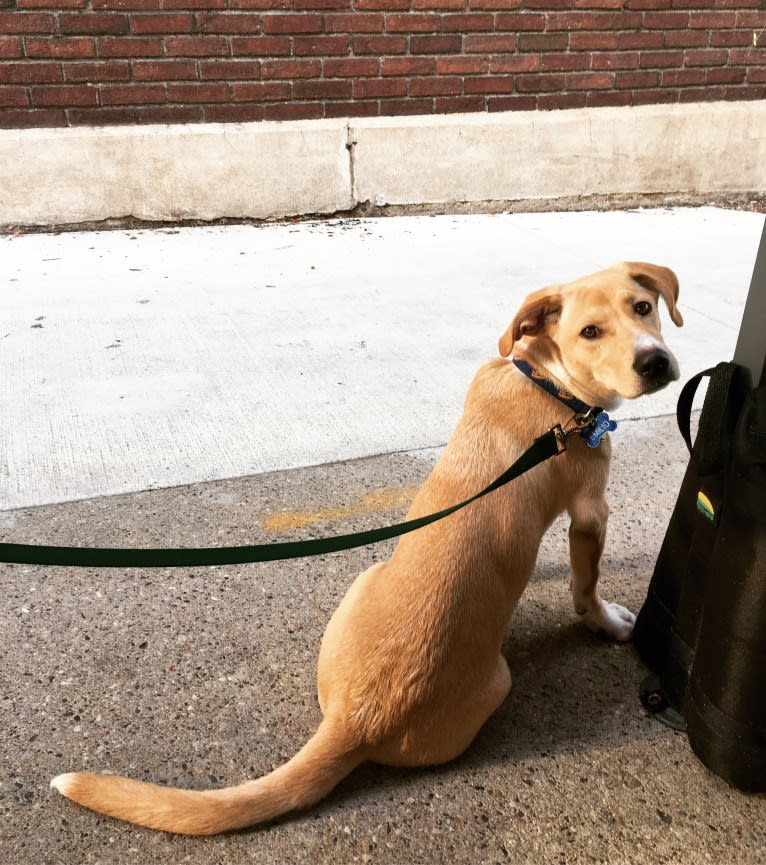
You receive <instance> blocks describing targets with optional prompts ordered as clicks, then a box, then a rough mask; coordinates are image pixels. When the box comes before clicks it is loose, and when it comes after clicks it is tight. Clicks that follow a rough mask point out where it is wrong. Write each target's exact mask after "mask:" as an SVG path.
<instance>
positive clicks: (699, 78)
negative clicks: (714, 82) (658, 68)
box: [660, 69, 705, 87]
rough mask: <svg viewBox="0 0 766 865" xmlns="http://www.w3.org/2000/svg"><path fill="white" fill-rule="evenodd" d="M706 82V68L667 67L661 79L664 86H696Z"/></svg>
mask: <svg viewBox="0 0 766 865" xmlns="http://www.w3.org/2000/svg"><path fill="white" fill-rule="evenodd" d="M704 83H705V70H704V69H666V70H664V71H663V73H662V78H661V79H660V85H661V86H662V87H694V86H697V85H700V84H704Z"/></svg>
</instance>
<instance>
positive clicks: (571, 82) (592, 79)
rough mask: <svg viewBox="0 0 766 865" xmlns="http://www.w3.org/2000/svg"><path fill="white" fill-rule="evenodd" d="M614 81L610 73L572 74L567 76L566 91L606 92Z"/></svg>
mask: <svg viewBox="0 0 766 865" xmlns="http://www.w3.org/2000/svg"><path fill="white" fill-rule="evenodd" d="M613 81H614V76H613V75H612V74H611V73H610V72H572V73H571V74H569V75H567V77H566V83H565V87H566V89H567V90H608V89H609V88H610V87H611V86H612V83H613Z"/></svg>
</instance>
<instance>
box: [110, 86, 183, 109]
mask: <svg viewBox="0 0 766 865" xmlns="http://www.w3.org/2000/svg"><path fill="white" fill-rule="evenodd" d="M100 93H101V104H102V105H163V104H164V103H165V102H167V99H166V98H165V85H164V84H125V85H119V84H114V85H104V86H103V87H101V88H100Z"/></svg>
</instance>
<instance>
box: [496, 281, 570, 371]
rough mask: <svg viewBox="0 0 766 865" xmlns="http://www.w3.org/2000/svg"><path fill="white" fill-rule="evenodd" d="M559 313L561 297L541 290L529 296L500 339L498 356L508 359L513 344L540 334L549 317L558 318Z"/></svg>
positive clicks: (549, 291)
mask: <svg viewBox="0 0 766 865" xmlns="http://www.w3.org/2000/svg"><path fill="white" fill-rule="evenodd" d="M560 311H561V295H559V294H555V293H553V292H552V291H551V289H549V288H543V289H541V290H540V291H536V292H535V293H534V294H530V295H529V297H528V298H527V299H526V300H525V301H524V303H523V305H522V307H521V309H520V310H519V311H518V312H517V313H516V316H515V317H514V319H513V321H512V322H511V323H510V324H509V325H508V330H506V332H505V333H504V334H503V335H502V336H501V337H500V354H501V355H502V356H503V357H508V355H509V354H510V353H511V351H512V350H513V346H514V343H516V342H518V341H519V340H520V339H521V337H522V336H536V335H537V334H539V333H541V332H542V331H543V330H545V328H546V327H547V325H548V324H549V323H550V321H551V316H554V315H555V316H558V313H559V312H560Z"/></svg>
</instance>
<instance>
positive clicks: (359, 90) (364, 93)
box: [353, 78, 407, 99]
mask: <svg viewBox="0 0 766 865" xmlns="http://www.w3.org/2000/svg"><path fill="white" fill-rule="evenodd" d="M353 94H354V99H386V98H388V99H390V98H391V97H393V96H406V95H407V81H406V80H405V79H403V78H361V79H359V80H357V81H354V82H353Z"/></svg>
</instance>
